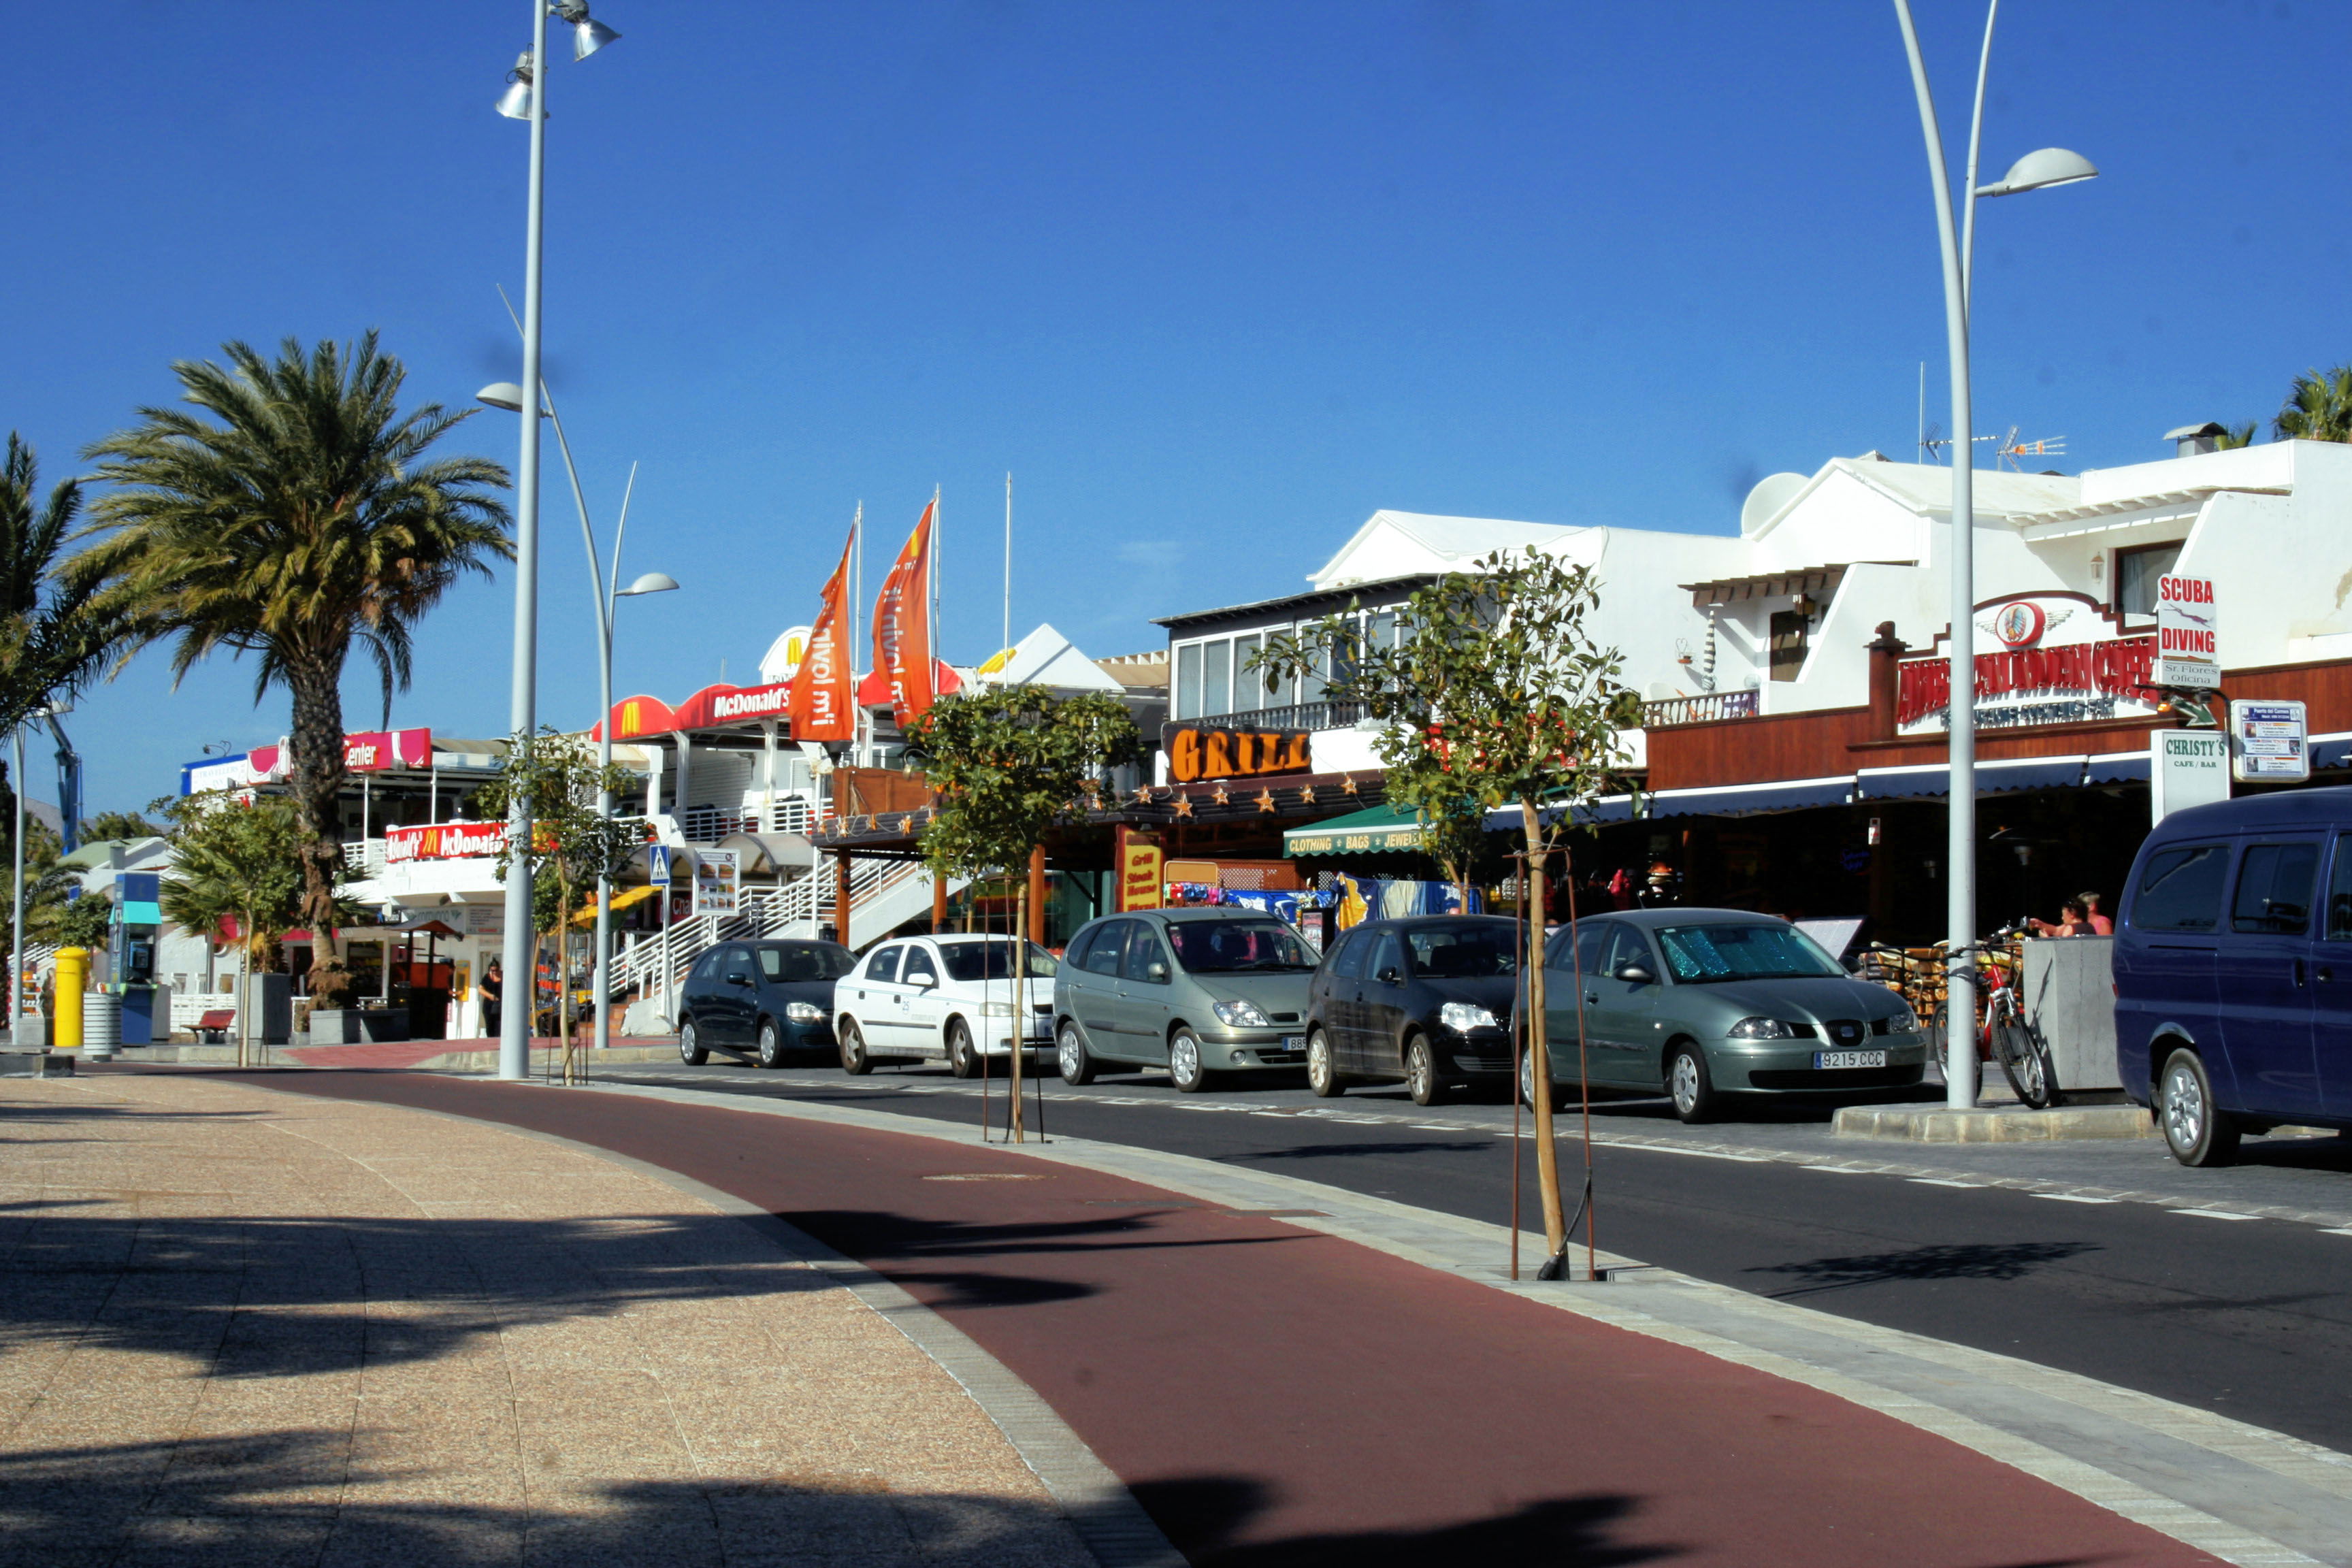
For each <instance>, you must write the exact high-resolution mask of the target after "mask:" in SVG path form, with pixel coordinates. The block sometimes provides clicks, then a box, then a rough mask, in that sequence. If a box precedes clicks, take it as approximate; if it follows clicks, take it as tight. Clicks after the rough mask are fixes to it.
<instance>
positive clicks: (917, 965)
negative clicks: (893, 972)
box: [898, 947, 940, 985]
mask: <svg viewBox="0 0 2352 1568" xmlns="http://www.w3.org/2000/svg"><path fill="white" fill-rule="evenodd" d="M926 980H928V981H929V982H930V983H931V984H934V985H937V984H939V983H940V972H939V968H938V966H937V965H935V964H934V963H931V954H930V950H929V949H928V948H923V947H909V948H908V949H907V967H906V968H904V969H902V970H900V971H899V972H898V984H901V985H919V984H922V983H923V982H924V981H926Z"/></svg>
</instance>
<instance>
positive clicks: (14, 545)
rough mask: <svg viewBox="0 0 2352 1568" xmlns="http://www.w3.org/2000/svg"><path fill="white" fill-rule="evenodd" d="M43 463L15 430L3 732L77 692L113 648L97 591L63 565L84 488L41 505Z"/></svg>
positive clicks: (8, 489) (5, 498) (4, 527)
mask: <svg viewBox="0 0 2352 1568" xmlns="http://www.w3.org/2000/svg"><path fill="white" fill-rule="evenodd" d="M39 468H40V466H39V463H38V462H37V459H36V458H35V457H34V455H33V448H32V447H28V446H26V444H25V443H24V441H23V440H22V439H20V438H19V437H17V436H16V433H15V432H13V431H11V432H10V433H9V436H8V451H7V457H6V458H5V461H0V731H8V730H12V729H14V728H16V726H17V725H18V724H21V723H23V722H24V721H26V719H27V718H29V717H31V716H32V715H33V714H35V713H37V712H38V711H39V710H41V709H43V708H46V707H47V706H49V705H50V704H51V703H53V702H60V701H62V700H65V699H66V698H68V697H70V696H71V695H72V694H73V693H74V692H75V691H76V690H78V689H79V688H80V687H81V686H82V684H83V683H84V682H86V681H87V680H88V679H89V678H90V676H92V675H94V674H95V673H97V671H98V669H99V668H100V667H101V666H102V665H103V664H104V662H105V659H106V656H107V654H108V652H109V650H110V647H111V646H112V642H113V632H114V627H113V625H112V621H111V618H110V616H109V615H108V614H107V613H105V612H104V611H103V610H101V609H100V607H98V606H97V605H95V604H94V603H93V600H94V598H95V590H94V589H93V588H92V586H91V585H90V584H89V583H87V582H85V581H83V580H81V579H80V578H79V577H78V576H75V575H74V574H70V573H68V572H67V571H66V570H65V569H64V568H65V564H66V563H64V561H62V560H61V559H60V552H62V550H63V549H64V546H65V544H66V542H67V540H68V538H69V537H71V535H72V533H73V529H74V520H75V518H76V517H77V516H78V515H79V512H80V510H81V481H80V480H79V479H64V480H60V481H59V482H58V485H57V486H56V488H54V489H51V490H50V491H49V495H48V499H47V501H44V502H38V504H37V495H38V491H39V489H40V480H39Z"/></svg>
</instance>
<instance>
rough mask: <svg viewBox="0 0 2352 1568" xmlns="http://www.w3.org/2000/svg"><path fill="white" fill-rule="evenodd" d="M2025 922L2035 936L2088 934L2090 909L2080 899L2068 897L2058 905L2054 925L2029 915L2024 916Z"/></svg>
mask: <svg viewBox="0 0 2352 1568" xmlns="http://www.w3.org/2000/svg"><path fill="white" fill-rule="evenodd" d="M2025 923H2026V925H2027V926H2028V927H2029V928H2030V929H2031V930H2032V932H2033V934H2034V935H2036V936H2089V935H2090V934H2091V911H2090V910H2088V909H2086V908H2084V904H2083V900H2080V899H2068V900H2066V901H2065V902H2064V903H2063V904H2061V905H2059V906H2058V921H2057V923H2056V924H2055V925H2053V924H2052V923H2051V922H2050V921H2038V920H2035V919H2033V918H2032V916H2030V915H2029V916H2027V917H2026V921H2025ZM2110 929H2112V928H2110Z"/></svg>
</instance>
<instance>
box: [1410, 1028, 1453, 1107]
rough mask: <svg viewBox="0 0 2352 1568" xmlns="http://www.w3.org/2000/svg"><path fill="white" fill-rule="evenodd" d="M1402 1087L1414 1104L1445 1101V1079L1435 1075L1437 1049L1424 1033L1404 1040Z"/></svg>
mask: <svg viewBox="0 0 2352 1568" xmlns="http://www.w3.org/2000/svg"><path fill="white" fill-rule="evenodd" d="M1404 1087H1405V1091H1406V1092H1407V1093H1409V1094H1411V1095H1412V1102H1413V1103H1414V1104H1415V1105H1443V1104H1444V1103H1445V1080H1444V1079H1442V1078H1440V1077H1438V1076H1437V1051H1436V1049H1435V1047H1433V1046H1431V1045H1430V1043H1429V1037H1427V1036H1426V1035H1415V1036H1414V1037H1412V1039H1410V1040H1408V1041H1406V1042H1405V1047H1404Z"/></svg>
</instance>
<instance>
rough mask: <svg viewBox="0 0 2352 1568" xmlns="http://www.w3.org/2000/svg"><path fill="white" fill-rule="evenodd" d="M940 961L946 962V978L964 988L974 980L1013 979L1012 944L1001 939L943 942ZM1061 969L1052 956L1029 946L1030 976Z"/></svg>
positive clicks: (1033, 944) (1047, 973)
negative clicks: (962, 983)
mask: <svg viewBox="0 0 2352 1568" xmlns="http://www.w3.org/2000/svg"><path fill="white" fill-rule="evenodd" d="M940 958H942V959H944V960H945V961H946V962H947V966H948V978H949V979H950V980H956V981H962V982H964V983H966V984H969V983H970V982H972V981H975V980H1010V979H1012V978H1013V944H1012V943H1011V942H1007V941H1005V940H1004V939H1003V937H996V938H993V939H992V940H991V941H987V942H941V943H940ZM1060 967H1061V965H1060V964H1059V963H1055V960H1054V955H1053V954H1052V953H1050V952H1046V951H1045V949H1044V948H1042V947H1039V946H1038V945H1037V944H1036V943H1035V942H1031V943H1030V944H1029V958H1028V969H1029V973H1031V974H1033V975H1049V974H1051V973H1054V971H1055V970H1056V969H1058V968H1060Z"/></svg>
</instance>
